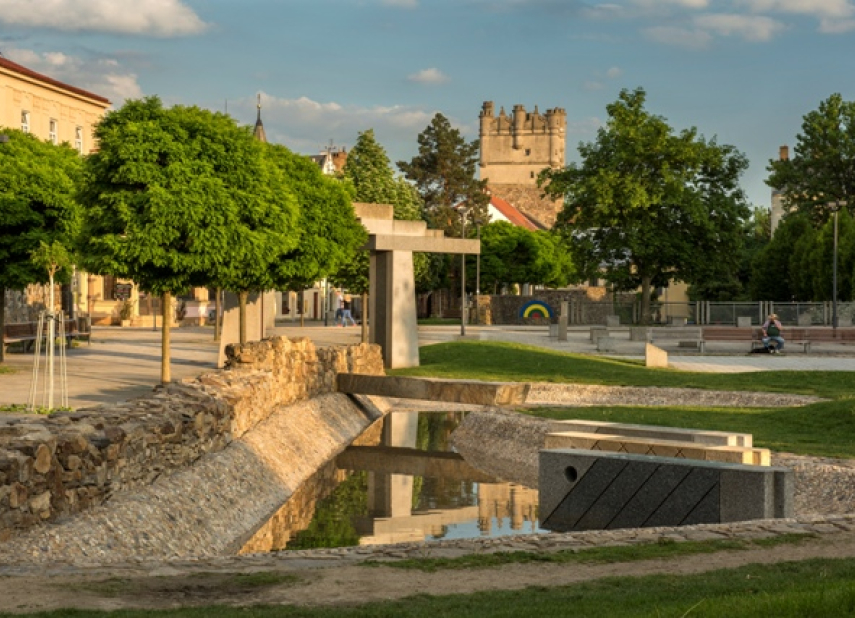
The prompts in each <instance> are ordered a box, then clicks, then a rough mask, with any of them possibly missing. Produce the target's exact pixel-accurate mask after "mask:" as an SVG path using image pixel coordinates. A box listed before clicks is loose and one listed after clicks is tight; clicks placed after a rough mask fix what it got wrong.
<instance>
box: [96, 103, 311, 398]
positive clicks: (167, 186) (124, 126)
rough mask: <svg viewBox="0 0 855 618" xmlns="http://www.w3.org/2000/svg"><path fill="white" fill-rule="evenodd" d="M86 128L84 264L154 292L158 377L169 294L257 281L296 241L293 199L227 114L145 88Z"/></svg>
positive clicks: (165, 366)
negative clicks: (93, 142) (91, 136)
mask: <svg viewBox="0 0 855 618" xmlns="http://www.w3.org/2000/svg"><path fill="white" fill-rule="evenodd" d="M96 137H97V138H98V140H99V142H100V149H99V151H98V152H97V153H95V154H93V155H90V156H89V157H88V158H87V160H86V166H85V170H86V177H85V184H84V185H83V190H82V193H81V199H82V201H83V203H84V204H85V206H86V225H85V226H84V235H83V246H84V247H85V248H86V257H87V260H86V266H87V268H88V269H89V270H91V271H92V272H97V273H106V274H112V275H115V276H119V277H124V278H128V279H132V280H133V281H135V282H136V283H137V284H138V285H139V287H140V289H142V290H145V291H147V292H150V293H153V294H158V295H160V296H161V297H162V299H163V339H162V343H163V348H162V361H163V362H162V370H161V380H162V381H163V382H164V383H166V382H168V381H169V380H170V368H169V325H170V323H171V318H172V316H171V314H170V309H171V300H172V296H173V295H174V294H177V293H181V292H183V291H185V290H188V289H189V288H190V287H192V286H202V285H211V284H215V285H223V284H224V283H226V282H228V284H229V286H228V287H230V289H233V290H236V291H240V290H241V289H261V288H260V287H258V286H259V280H263V277H264V276H263V274H262V272H263V271H266V270H267V269H268V267H269V265H270V262H271V261H272V260H273V259H275V258H276V257H278V255H280V251H281V250H287V249H290V248H291V247H293V246H294V244H295V243H296V232H295V229H294V222H295V220H296V215H297V212H296V207H295V204H294V200H293V198H291V197H290V193H289V192H288V189H287V187H286V186H285V183H284V182H283V180H282V175H281V174H280V173H279V172H278V170H276V169H275V168H274V167H273V166H271V165H269V164H267V163H266V161H265V159H264V153H263V150H262V145H261V144H260V143H259V142H257V141H256V140H254V139H253V138H252V136H251V134H250V132H249V131H248V130H247V129H246V128H244V127H239V126H238V125H237V124H236V123H235V121H234V120H233V119H232V118H230V117H229V116H227V115H224V114H219V113H212V112H209V111H206V110H202V109H199V108H196V107H181V106H176V107H173V108H169V109H167V108H164V107H163V105H162V104H161V102H160V100H159V99H158V98H157V97H150V98H146V99H143V100H137V101H128V102H127V103H125V105H124V106H123V107H122V108H121V109H119V110H116V111H114V112H110V113H108V114H107V116H106V117H105V118H104V120H103V121H102V122H101V123H100V124H99V125H98V127H97V129H96ZM224 287H226V286H224Z"/></svg>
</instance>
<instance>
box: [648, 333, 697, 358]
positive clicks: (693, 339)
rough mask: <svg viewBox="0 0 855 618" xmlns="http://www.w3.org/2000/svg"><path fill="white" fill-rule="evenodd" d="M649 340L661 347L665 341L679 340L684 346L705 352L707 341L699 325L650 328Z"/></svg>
mask: <svg viewBox="0 0 855 618" xmlns="http://www.w3.org/2000/svg"><path fill="white" fill-rule="evenodd" d="M648 340H649V341H650V343H653V344H655V345H657V346H660V347H661V343H662V342H663V341H677V342H678V343H677V345H678V346H680V347H681V348H682V347H695V348H697V349H698V351H699V352H701V353H703V352H704V347H705V345H704V344H705V341H704V335H703V329H702V328H700V327H699V326H662V327H654V328H651V329H650V332H649V334H648Z"/></svg>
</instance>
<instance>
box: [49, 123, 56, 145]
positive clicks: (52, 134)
mask: <svg viewBox="0 0 855 618" xmlns="http://www.w3.org/2000/svg"><path fill="white" fill-rule="evenodd" d="M48 139H49V140H50V143H51V144H56V143H57V139H56V120H54V119H53V118H51V119H50V128H49V130H48Z"/></svg>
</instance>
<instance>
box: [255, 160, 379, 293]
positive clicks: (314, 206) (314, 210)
mask: <svg viewBox="0 0 855 618" xmlns="http://www.w3.org/2000/svg"><path fill="white" fill-rule="evenodd" d="M267 156H268V158H269V159H270V161H271V162H272V163H273V164H274V165H275V166H276V167H277V168H278V169H279V170H280V171H281V172H282V174H283V175H284V177H285V178H286V181H287V183H288V185H289V187H290V188H291V190H292V191H293V193H294V195H295V196H296V200H297V204H298V205H299V220H298V224H297V229H298V231H299V242H298V244H297V245H296V246H295V247H294V248H292V249H291V250H290V251H287V252H286V253H284V254H283V255H282V256H281V257H280V259H279V260H278V261H277V262H275V263H274V264H273V265H272V267H271V269H270V273H271V276H272V277H273V281H272V283H273V285H272V286H271V287H275V288H277V289H282V290H291V291H300V290H304V289H306V288H308V287H311V286H312V284H313V283H314V282H315V281H319V280H320V279H324V278H325V277H328V276H330V275H331V274H332V273H334V272H335V271H337V270H338V269H339V268H341V267H342V266H344V265H346V264H348V263H349V262H351V261H353V260H354V256H355V255H356V253H357V251H358V249H359V247H361V246H362V245H363V244H365V241H366V240H367V235H366V233H365V228H364V227H362V225H360V224H359V221H357V219H356V214H355V213H354V211H353V205H352V204H351V201H350V197H349V195H348V193H347V191H346V190H345V187H344V186H343V185H342V183H341V181H339V180H336V179H334V178H331V177H329V176H325V175H324V174H323V173H322V172H321V170H320V168H319V167H318V166H317V164H315V162H314V161H312V160H311V159H309V158H308V157H305V156H302V155H299V154H294V153H293V152H291V151H290V150H288V149H287V148H286V147H284V146H279V145H268V146H267Z"/></svg>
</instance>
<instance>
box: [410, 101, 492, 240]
mask: <svg viewBox="0 0 855 618" xmlns="http://www.w3.org/2000/svg"><path fill="white" fill-rule="evenodd" d="M418 142H419V154H418V155H416V156H415V157H413V158H412V159H411V160H410V161H409V162H406V161H398V168H399V169H400V170H401V171H402V172H403V173H404V175H405V176H406V177H407V179H408V180H410V181H411V182H413V183H414V184H415V186H416V188H417V189H418V191H419V193H420V194H421V196H422V200H423V201H424V206H425V218H426V220H427V221H428V222H429V223H431V227H434V228H437V229H443V230H446V233H447V234H449V235H450V236H460V225H461V222H460V217H459V215H458V214H457V213H456V212H455V211H454V208H455V207H456V206H457V205H458V204H460V203H462V202H465V203H466V204H467V206H469V207H472V208H474V210H472V211H470V217H473V218H480V219H481V220H482V221H485V220H486V219H487V216H486V215H487V213H486V211H487V204H488V202H489V201H490V199H489V196H488V195H487V193H486V190H485V188H486V181H485V180H478V179H477V178H476V177H475V172H476V168H477V164H478V153H479V148H480V146H479V142H478V140H474V141H472V142H466V140H465V139H463V136H462V135H461V134H460V131H459V130H457V129H454V128H452V127H451V123H450V122H449V121H448V119H447V118H446V117H445V116H443V115H442V114H436V115H435V116H434V117H433V120H431V123H430V125H428V127H427V128H426V129H425V130H424V131H422V132H421V133H420V134H419V137H418Z"/></svg>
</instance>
